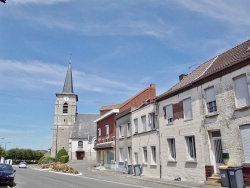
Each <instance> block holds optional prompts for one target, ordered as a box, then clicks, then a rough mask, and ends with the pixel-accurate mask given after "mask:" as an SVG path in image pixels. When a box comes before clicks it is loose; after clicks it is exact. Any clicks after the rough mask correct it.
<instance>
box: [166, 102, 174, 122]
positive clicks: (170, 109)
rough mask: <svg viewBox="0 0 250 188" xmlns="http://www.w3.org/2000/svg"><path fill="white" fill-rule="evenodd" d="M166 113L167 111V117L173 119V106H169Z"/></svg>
mask: <svg viewBox="0 0 250 188" xmlns="http://www.w3.org/2000/svg"><path fill="white" fill-rule="evenodd" d="M166 111H167V117H168V119H169V118H173V105H172V104H170V105H167V106H166Z"/></svg>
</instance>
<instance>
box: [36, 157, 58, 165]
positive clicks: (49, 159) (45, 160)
mask: <svg viewBox="0 0 250 188" xmlns="http://www.w3.org/2000/svg"><path fill="white" fill-rule="evenodd" d="M54 161H55V158H53V157H44V156H43V157H41V158H40V159H39V160H38V164H45V163H51V162H54Z"/></svg>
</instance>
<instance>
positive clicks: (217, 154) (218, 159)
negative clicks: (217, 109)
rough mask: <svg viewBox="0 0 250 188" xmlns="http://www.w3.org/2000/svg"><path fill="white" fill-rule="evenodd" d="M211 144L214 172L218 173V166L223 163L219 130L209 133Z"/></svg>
mask: <svg viewBox="0 0 250 188" xmlns="http://www.w3.org/2000/svg"><path fill="white" fill-rule="evenodd" d="M211 137H212V139H211V141H212V143H211V145H212V151H213V163H214V173H215V174H219V173H220V170H219V166H221V165H223V164H224V163H223V158H222V153H223V150H222V143H221V134H220V131H215V132H212V133H211Z"/></svg>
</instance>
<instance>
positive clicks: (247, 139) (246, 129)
mask: <svg viewBox="0 0 250 188" xmlns="http://www.w3.org/2000/svg"><path fill="white" fill-rule="evenodd" d="M240 131H241V137H242V144H243V152H244V157H245V163H250V144H249V143H250V136H249V135H250V125H242V126H240Z"/></svg>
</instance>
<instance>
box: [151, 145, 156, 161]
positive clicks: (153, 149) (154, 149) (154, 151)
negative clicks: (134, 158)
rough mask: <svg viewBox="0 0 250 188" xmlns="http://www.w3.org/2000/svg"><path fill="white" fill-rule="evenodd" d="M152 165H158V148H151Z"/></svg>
mask: <svg viewBox="0 0 250 188" xmlns="http://www.w3.org/2000/svg"><path fill="white" fill-rule="evenodd" d="M151 164H156V147H155V146H151Z"/></svg>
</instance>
